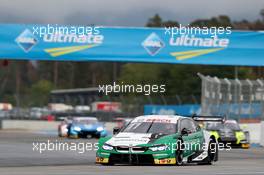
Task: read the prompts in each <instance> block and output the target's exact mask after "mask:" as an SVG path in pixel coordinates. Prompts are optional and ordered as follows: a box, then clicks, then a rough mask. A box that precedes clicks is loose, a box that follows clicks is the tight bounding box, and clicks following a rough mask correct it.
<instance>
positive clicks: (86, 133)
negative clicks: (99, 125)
mask: <svg viewBox="0 0 264 175" xmlns="http://www.w3.org/2000/svg"><path fill="white" fill-rule="evenodd" d="M106 135H107V132H106V131H105V130H103V131H97V130H80V131H75V130H73V131H71V132H70V137H73V138H78V137H87V136H94V137H105V136H106Z"/></svg>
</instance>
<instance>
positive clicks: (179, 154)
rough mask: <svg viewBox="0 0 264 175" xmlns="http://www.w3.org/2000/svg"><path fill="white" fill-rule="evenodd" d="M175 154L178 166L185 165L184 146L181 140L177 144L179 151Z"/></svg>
mask: <svg viewBox="0 0 264 175" xmlns="http://www.w3.org/2000/svg"><path fill="white" fill-rule="evenodd" d="M175 154H176V155H175V159H176V165H177V166H181V165H183V144H182V141H181V140H179V141H178V143H177V150H176V152H175Z"/></svg>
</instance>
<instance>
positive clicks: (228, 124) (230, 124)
mask: <svg viewBox="0 0 264 175" xmlns="http://www.w3.org/2000/svg"><path fill="white" fill-rule="evenodd" d="M225 127H227V128H229V129H232V130H240V127H239V125H238V124H237V123H225Z"/></svg>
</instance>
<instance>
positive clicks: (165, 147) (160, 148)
mask: <svg viewBox="0 0 264 175" xmlns="http://www.w3.org/2000/svg"><path fill="white" fill-rule="evenodd" d="M167 148H168V146H167V145H159V146H152V147H149V149H150V150H151V151H164V150H166V149H167Z"/></svg>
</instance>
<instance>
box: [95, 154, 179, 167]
mask: <svg viewBox="0 0 264 175" xmlns="http://www.w3.org/2000/svg"><path fill="white" fill-rule="evenodd" d="M96 163H99V164H107V163H111V164H157V165H158V164H162V165H172V164H176V159H175V156H173V155H171V154H159V153H155V154H137V153H105V152H100V153H97V156H96Z"/></svg>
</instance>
